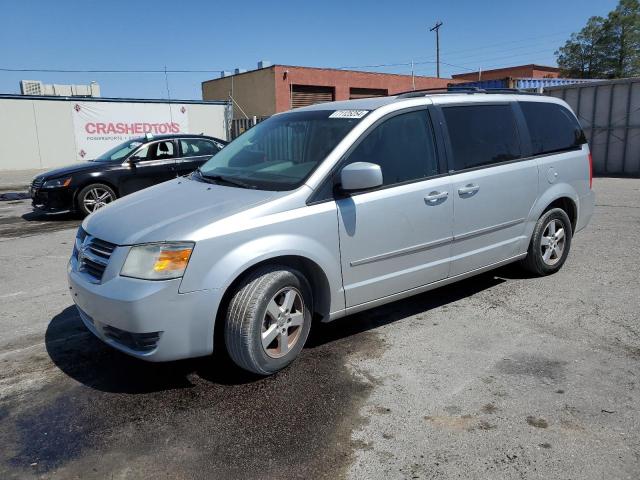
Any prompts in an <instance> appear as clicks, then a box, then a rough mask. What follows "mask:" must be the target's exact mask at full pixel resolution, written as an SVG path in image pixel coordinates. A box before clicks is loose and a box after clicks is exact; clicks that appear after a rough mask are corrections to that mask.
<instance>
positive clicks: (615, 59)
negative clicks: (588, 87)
mask: <svg viewBox="0 0 640 480" xmlns="http://www.w3.org/2000/svg"><path fill="white" fill-rule="evenodd" d="M605 36H606V39H607V40H606V43H607V47H608V49H609V57H608V60H609V63H608V72H607V73H608V74H609V76H610V77H614V78H621V77H631V76H634V75H638V74H640V3H639V2H638V0H621V1H620V3H619V4H618V6H617V7H616V9H615V10H614V11H612V12H611V13H609V16H608V17H607V20H606V22H605Z"/></svg>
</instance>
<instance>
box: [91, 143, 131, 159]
mask: <svg viewBox="0 0 640 480" xmlns="http://www.w3.org/2000/svg"><path fill="white" fill-rule="evenodd" d="M140 145H142V142H138V141H135V140H133V141H132V140H129V141H128V142H124V143H121V144H120V145H118V146H115V147H113V148H112V149H111V150H108V151H106V152H104V153H103V154H102V155H100V156H99V157H96V158H95V159H94V160H93V161H94V162H113V161H116V160H122V159H124V158H125V157H126V156H127V155H129V154H130V153H131V152H133V151H134V150H135V149H136V148H138V147H139V146H140Z"/></svg>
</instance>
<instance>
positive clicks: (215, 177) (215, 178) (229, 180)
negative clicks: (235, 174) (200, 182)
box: [197, 168, 257, 190]
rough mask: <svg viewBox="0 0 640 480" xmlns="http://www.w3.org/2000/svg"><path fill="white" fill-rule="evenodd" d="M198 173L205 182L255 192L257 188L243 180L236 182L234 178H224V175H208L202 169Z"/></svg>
mask: <svg viewBox="0 0 640 480" xmlns="http://www.w3.org/2000/svg"><path fill="white" fill-rule="evenodd" d="M197 172H198V174H199V175H200V178H202V179H204V180H212V181H213V182H218V183H226V184H227V185H233V186H235V187H240V188H250V189H252V190H255V189H256V188H257V187H256V186H255V185H251V184H249V183H245V182H243V181H241V180H236V179H234V178H230V177H224V176H222V175H208V174H206V173H203V172H202V170H200V168H198V170H197ZM209 183H212V182H209Z"/></svg>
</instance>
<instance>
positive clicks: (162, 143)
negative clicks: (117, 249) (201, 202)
mask: <svg viewBox="0 0 640 480" xmlns="http://www.w3.org/2000/svg"><path fill="white" fill-rule="evenodd" d="M226 144H227V142H225V141H224V140H220V139H217V138H214V137H207V136H204V135H158V136H151V135H147V136H146V137H142V138H136V139H133V140H129V141H127V142H125V143H122V144H120V145H118V146H117V147H115V148H112V149H111V150H109V151H108V152H106V153H104V154H103V155H101V156H100V157H98V158H96V159H94V160H90V161H88V162H84V163H79V164H75V165H70V166H68V167H63V168H58V169H56V170H50V171H48V172H45V173H42V174H40V175H38V176H37V177H35V178H34V179H33V182H32V184H31V189H30V194H31V198H32V200H33V202H32V203H33V207H34V208H35V209H37V210H41V211H45V212H59V211H74V212H79V213H80V214H82V215H83V216H84V215H88V214H90V213H91V212H94V211H95V210H97V209H99V208H101V207H103V206H104V205H106V204H107V203H110V202H112V201H114V200H115V199H116V198H118V197H121V196H123V195H127V194H129V193H132V192H135V191H137V190H141V189H143V188H146V187H150V186H151V185H155V184H157V183H161V182H164V181H167V180H170V179H172V178H175V177H178V176H182V175H187V174H189V173H191V172H192V171H194V170H195V169H197V168H198V167H199V166H200V165H202V164H203V163H205V162H206V161H207V160H209V158H211V157H212V156H213V155H215V154H216V153H217V152H218V151H219V150H220V149H221V148H223V147H224V146H225V145H226Z"/></svg>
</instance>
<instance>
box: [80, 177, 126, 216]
mask: <svg viewBox="0 0 640 480" xmlns="http://www.w3.org/2000/svg"><path fill="white" fill-rule="evenodd" d="M116 198H117V197H116V192H114V191H113V189H112V188H111V187H110V186H108V185H105V184H103V183H93V184H91V185H87V186H86V187H84V188H83V189H82V190H80V193H78V199H77V203H78V210H79V211H80V213H81V214H82V215H83V216H87V215H89V214H91V213H93V212H95V211H96V210H99V209H100V208H102V207H104V206H105V205H107V204H109V203H111V202H113V201H114V200H115V199H116Z"/></svg>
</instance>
